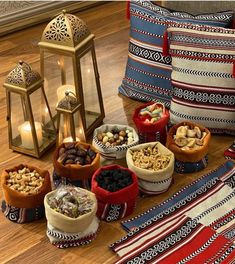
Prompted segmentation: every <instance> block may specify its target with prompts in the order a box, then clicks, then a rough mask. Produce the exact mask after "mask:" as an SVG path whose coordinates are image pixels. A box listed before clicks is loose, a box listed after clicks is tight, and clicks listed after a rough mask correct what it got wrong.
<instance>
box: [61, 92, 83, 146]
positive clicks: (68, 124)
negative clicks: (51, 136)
mask: <svg viewBox="0 0 235 264" xmlns="http://www.w3.org/2000/svg"><path fill="white" fill-rule="evenodd" d="M70 94H72V95H70ZM73 95H74V96H73ZM80 109H81V105H80V104H79V103H78V101H77V99H76V97H75V94H74V93H72V92H70V91H66V92H65V97H64V98H63V99H62V100H61V101H60V102H59V103H58V106H57V107H56V111H57V113H58V118H57V129H58V136H57V145H60V144H61V143H63V142H73V141H82V142H86V137H85V133H84V129H83V124H82V119H81V114H80Z"/></svg>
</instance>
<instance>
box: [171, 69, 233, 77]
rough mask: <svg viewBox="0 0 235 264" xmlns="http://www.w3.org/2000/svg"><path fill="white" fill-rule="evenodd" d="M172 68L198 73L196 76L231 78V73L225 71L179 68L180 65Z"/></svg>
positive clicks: (181, 71)
mask: <svg viewBox="0 0 235 264" xmlns="http://www.w3.org/2000/svg"><path fill="white" fill-rule="evenodd" d="M172 70H174V71H177V72H180V73H184V74H190V75H198V76H204V77H216V78H229V79H232V78H233V75H232V74H230V73H225V72H208V71H198V70H192V69H186V68H180V67H175V66H172Z"/></svg>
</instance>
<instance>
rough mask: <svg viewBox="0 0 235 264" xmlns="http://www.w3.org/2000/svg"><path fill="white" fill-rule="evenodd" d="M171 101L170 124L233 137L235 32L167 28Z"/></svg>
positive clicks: (192, 27) (234, 113) (200, 28)
mask: <svg viewBox="0 0 235 264" xmlns="http://www.w3.org/2000/svg"><path fill="white" fill-rule="evenodd" d="M168 32H169V34H170V35H171V37H170V39H171V40H170V54H171V56H172V85H173V90H174V92H173V98H172V102H171V108H170V121H171V123H173V124H176V123H179V122H182V121H185V120H188V121H192V122H196V123H200V124H202V125H203V126H205V127H207V128H209V129H210V130H211V131H212V132H218V133H224V132H225V133H228V134H232V135H235V79H234V76H233V71H234V69H235V68H234V63H235V30H232V29H224V28H212V27H203V26H191V29H183V28H173V27H172V28H169V29H168Z"/></svg>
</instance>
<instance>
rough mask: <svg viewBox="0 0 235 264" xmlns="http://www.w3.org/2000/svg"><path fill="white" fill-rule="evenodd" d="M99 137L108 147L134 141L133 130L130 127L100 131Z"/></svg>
mask: <svg viewBox="0 0 235 264" xmlns="http://www.w3.org/2000/svg"><path fill="white" fill-rule="evenodd" d="M97 139H98V141H99V142H101V143H102V144H104V145H105V146H106V147H116V146H125V145H129V144H131V143H132V142H133V141H134V135H133V132H132V131H130V130H128V129H118V128H115V129H112V130H111V131H107V132H103V133H98V134H97Z"/></svg>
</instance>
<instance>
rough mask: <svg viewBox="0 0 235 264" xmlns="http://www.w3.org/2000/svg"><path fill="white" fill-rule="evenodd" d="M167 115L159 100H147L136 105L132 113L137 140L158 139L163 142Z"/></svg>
mask: <svg viewBox="0 0 235 264" xmlns="http://www.w3.org/2000/svg"><path fill="white" fill-rule="evenodd" d="M169 117H170V115H169V111H168V110H167V109H166V108H165V105H164V104H162V103H160V102H158V103H154V102H148V103H146V104H144V105H141V106H139V107H137V108H136V109H135V111H134V114H133V121H134V123H135V125H136V127H137V130H138V135H139V142H140V143H145V142H153V141H160V142H161V143H162V144H165V143H166V127H167V123H168V121H169Z"/></svg>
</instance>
